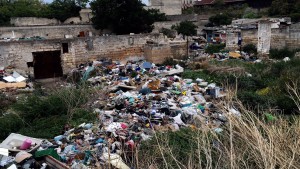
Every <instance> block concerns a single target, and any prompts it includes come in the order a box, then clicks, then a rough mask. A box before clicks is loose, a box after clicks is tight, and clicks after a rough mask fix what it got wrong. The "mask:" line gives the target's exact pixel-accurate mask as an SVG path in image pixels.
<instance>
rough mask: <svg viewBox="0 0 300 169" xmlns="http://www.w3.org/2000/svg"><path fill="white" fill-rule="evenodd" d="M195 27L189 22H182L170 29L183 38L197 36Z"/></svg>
mask: <svg viewBox="0 0 300 169" xmlns="http://www.w3.org/2000/svg"><path fill="white" fill-rule="evenodd" d="M196 28H197V26H196V25H195V24H194V23H193V22H191V21H182V22H180V23H179V25H173V26H172V29H175V30H176V31H177V32H178V33H181V34H183V35H185V36H192V35H196V34H197V30H196Z"/></svg>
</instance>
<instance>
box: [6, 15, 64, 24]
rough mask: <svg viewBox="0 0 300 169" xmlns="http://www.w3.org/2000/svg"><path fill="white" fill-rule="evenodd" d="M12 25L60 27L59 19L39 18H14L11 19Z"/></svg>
mask: <svg viewBox="0 0 300 169" xmlns="http://www.w3.org/2000/svg"><path fill="white" fill-rule="evenodd" d="M10 24H11V25H14V26H42V25H43V26H45V25H59V24H60V21H59V20H57V19H48V18H37V17H13V18H11V19H10Z"/></svg>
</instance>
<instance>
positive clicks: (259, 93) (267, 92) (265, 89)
mask: <svg viewBox="0 0 300 169" xmlns="http://www.w3.org/2000/svg"><path fill="white" fill-rule="evenodd" d="M270 90H271V89H270V88H269V87H266V88H264V89H260V90H258V91H256V93H257V94H258V95H260V96H265V95H267V94H269V93H270Z"/></svg>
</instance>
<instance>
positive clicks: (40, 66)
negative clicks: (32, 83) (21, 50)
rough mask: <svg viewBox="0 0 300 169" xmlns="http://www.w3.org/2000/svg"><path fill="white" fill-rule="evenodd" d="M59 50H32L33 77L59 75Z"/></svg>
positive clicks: (43, 77) (41, 77) (42, 77)
mask: <svg viewBox="0 0 300 169" xmlns="http://www.w3.org/2000/svg"><path fill="white" fill-rule="evenodd" d="M60 55H61V51H60V50H57V51H44V52H33V53H32V56H33V69H34V77H35V79H45V78H54V77H61V76H62V75H63V71H62V67H61V58H60Z"/></svg>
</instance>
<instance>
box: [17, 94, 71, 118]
mask: <svg viewBox="0 0 300 169" xmlns="http://www.w3.org/2000/svg"><path fill="white" fill-rule="evenodd" d="M13 109H14V110H15V111H17V112H20V116H21V117H22V118H24V119H25V120H26V121H27V122H28V123H31V122H33V121H35V120H36V119H39V118H44V117H50V116H53V115H64V114H67V111H68V108H67V105H66V104H65V103H64V102H63V100H62V99H61V98H60V97H59V96H57V95H50V96H48V97H39V96H35V95H32V96H28V97H27V98H23V99H21V100H19V101H18V102H17V103H16V104H14V105H13Z"/></svg>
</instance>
